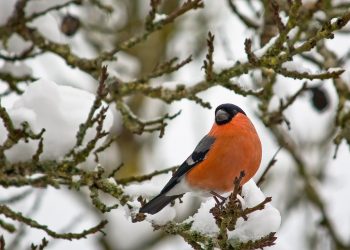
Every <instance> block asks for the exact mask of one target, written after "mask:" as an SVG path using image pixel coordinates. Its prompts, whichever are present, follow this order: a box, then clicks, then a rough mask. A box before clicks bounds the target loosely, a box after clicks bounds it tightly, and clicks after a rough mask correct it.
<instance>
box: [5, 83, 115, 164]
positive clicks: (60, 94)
mask: <svg viewBox="0 0 350 250" xmlns="http://www.w3.org/2000/svg"><path fill="white" fill-rule="evenodd" d="M94 99H95V96H94V95H93V94H90V93H88V92H86V91H83V90H79V89H76V88H73V87H69V86H61V85H57V84H56V83H54V82H52V81H48V80H38V81H36V82H34V83H32V84H30V85H29V87H28V88H27V90H26V91H25V93H24V94H23V95H22V96H20V97H19V98H18V100H16V101H15V103H14V104H13V106H12V107H7V111H8V113H9V115H10V116H11V118H12V121H13V123H14V125H15V126H17V127H19V126H20V124H21V123H22V122H24V121H27V122H28V123H29V125H30V127H31V129H32V130H33V131H34V132H35V133H38V132H40V131H41V129H42V128H45V130H46V131H45V133H44V136H43V137H44V152H43V153H42V154H41V156H40V159H42V160H48V159H60V158H61V157H63V156H64V155H65V154H66V153H67V152H68V151H69V150H70V149H71V148H72V147H73V146H74V145H75V142H76V137H75V135H76V133H77V131H78V128H79V125H80V124H81V123H83V122H85V120H86V118H87V115H88V113H89V111H90V108H91V106H92V104H93V102H94ZM112 123H113V117H112V113H111V112H110V111H107V113H106V119H105V122H104V130H106V131H109V129H110V128H111V127H112ZM95 133H96V130H95V128H92V129H88V131H87V133H86V137H85V141H84V143H86V142H88V141H89V140H91V139H92V138H93V137H94V136H95ZM6 136H7V133H6V130H5V128H4V126H3V123H2V121H1V122H0V142H3V141H4V140H5V139H6ZM102 143H103V140H102V141H99V142H98V143H97V147H98V146H101V145H102ZM37 145H38V141H33V140H30V141H29V142H28V143H25V142H24V141H20V142H19V143H18V144H16V145H15V146H14V147H12V148H11V149H9V150H8V151H6V156H7V157H8V159H9V160H10V161H12V162H18V161H25V160H29V159H30V158H31V157H32V155H33V154H34V153H35V152H36V150H37ZM86 163H87V164H86V165H84V166H88V168H93V167H94V166H95V165H96V164H94V157H93V155H91V156H90V158H88V160H87V162H86Z"/></svg>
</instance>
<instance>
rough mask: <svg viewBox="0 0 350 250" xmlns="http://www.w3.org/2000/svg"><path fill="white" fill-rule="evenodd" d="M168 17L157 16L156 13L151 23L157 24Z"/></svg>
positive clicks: (163, 15) (164, 15)
mask: <svg viewBox="0 0 350 250" xmlns="http://www.w3.org/2000/svg"><path fill="white" fill-rule="evenodd" d="M167 17H168V16H167V15H166V14H159V13H156V15H155V17H154V20H153V23H157V22H159V21H162V20H164V19H166V18H167Z"/></svg>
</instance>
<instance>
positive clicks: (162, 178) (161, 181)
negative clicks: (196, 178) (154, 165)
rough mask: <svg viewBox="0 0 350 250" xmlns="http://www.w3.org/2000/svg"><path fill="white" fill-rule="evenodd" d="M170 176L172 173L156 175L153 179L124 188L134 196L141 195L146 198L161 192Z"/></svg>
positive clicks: (127, 193)
mask: <svg viewBox="0 0 350 250" xmlns="http://www.w3.org/2000/svg"><path fill="white" fill-rule="evenodd" d="M170 178H171V173H167V174H162V175H158V176H155V177H153V178H152V179H151V180H149V181H144V182H142V183H131V184H129V185H127V186H126V187H125V188H124V193H125V194H126V195H129V196H130V197H133V198H137V197H139V196H140V195H141V196H142V197H145V198H151V197H154V196H156V195H158V194H159V192H160V190H161V188H162V187H163V186H164V185H165V184H166V181H168V180H169V179H170Z"/></svg>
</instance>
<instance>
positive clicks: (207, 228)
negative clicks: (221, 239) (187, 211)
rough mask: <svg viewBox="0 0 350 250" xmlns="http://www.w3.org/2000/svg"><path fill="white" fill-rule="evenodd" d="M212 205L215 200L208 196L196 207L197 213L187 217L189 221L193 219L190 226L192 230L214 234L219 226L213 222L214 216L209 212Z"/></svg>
mask: <svg viewBox="0 0 350 250" xmlns="http://www.w3.org/2000/svg"><path fill="white" fill-rule="evenodd" d="M214 205H215V200H214V199H212V198H209V199H208V200H207V201H206V202H203V203H202V204H201V207H200V208H199V209H198V211H197V213H196V214H195V215H193V217H192V218H190V219H189V221H191V220H192V221H193V223H192V227H191V229H192V230H195V231H198V232H200V233H203V234H208V235H215V234H217V233H218V232H219V228H218V226H217V225H216V224H215V220H214V217H213V216H212V214H211V213H210V212H209V210H210V209H211V208H212V207H214Z"/></svg>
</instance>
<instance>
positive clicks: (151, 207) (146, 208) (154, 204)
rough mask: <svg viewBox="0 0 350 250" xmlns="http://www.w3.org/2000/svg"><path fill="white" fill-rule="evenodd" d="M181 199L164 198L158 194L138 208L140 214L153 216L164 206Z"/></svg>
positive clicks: (174, 197) (174, 196) (173, 197)
mask: <svg viewBox="0 0 350 250" xmlns="http://www.w3.org/2000/svg"><path fill="white" fill-rule="evenodd" d="M178 197H181V195H173V196H166V195H165V194H159V195H157V196H156V197H154V198H153V199H152V200H150V201H149V202H148V203H146V204H145V205H143V206H142V207H141V208H140V213H148V214H155V213H158V212H159V211H160V210H162V209H163V208H164V207H165V206H166V205H168V204H169V203H170V202H172V201H173V200H175V199H176V198H178Z"/></svg>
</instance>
